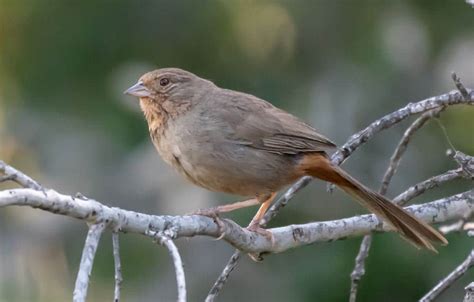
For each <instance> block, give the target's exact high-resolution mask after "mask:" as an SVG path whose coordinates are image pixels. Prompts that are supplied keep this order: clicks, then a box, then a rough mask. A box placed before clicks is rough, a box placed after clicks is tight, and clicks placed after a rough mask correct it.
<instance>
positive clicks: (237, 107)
mask: <svg viewBox="0 0 474 302" xmlns="http://www.w3.org/2000/svg"><path fill="white" fill-rule="evenodd" d="M125 93H126V94H130V95H133V96H136V97H139V99H140V107H141V109H142V110H143V112H144V115H145V118H146V120H147V122H148V127H149V130H150V136H151V140H152V141H153V144H154V145H155V147H156V149H157V150H158V153H159V154H160V155H161V157H162V158H163V159H164V161H165V162H167V163H168V164H170V165H171V166H172V167H173V168H175V169H176V170H177V171H179V172H180V173H181V174H182V175H183V176H184V177H185V178H187V179H188V180H190V181H191V182H192V183H194V184H196V185H198V186H201V187H204V188H206V189H208V190H211V191H216V192H225V193H231V194H237V195H242V196H249V197H253V198H251V199H248V200H245V201H241V202H236V203H233V204H228V205H222V206H218V207H216V208H213V209H210V210H208V211H200V212H198V213H200V214H204V215H209V216H212V215H214V214H218V213H221V212H229V211H233V210H235V209H239V208H243V207H247V206H252V205H257V204H261V206H260V208H259V210H258V211H257V213H256V214H255V217H254V218H253V219H252V223H251V224H250V226H249V229H250V230H253V231H259V232H263V233H264V232H265V231H264V230H263V229H262V228H260V224H259V222H260V220H261V218H262V217H263V215H264V214H265V212H266V210H267V209H268V207H269V206H270V205H271V203H272V201H273V199H274V198H275V195H276V192H278V191H279V190H280V189H282V188H283V187H285V186H287V185H289V184H291V183H293V182H294V181H296V180H297V179H299V178H300V177H303V176H306V175H309V176H312V177H315V178H319V179H322V180H325V181H328V182H331V183H333V184H335V185H337V186H338V187H339V188H340V189H342V190H343V191H344V192H346V193H348V194H349V195H350V196H352V197H353V198H354V199H355V200H357V201H358V202H359V203H360V204H361V205H362V206H364V207H366V208H367V209H368V210H369V211H371V212H372V213H374V214H376V215H377V216H378V217H380V218H381V219H383V220H384V221H385V222H387V223H388V224H390V225H391V226H392V227H393V228H394V229H395V230H397V231H398V232H399V233H400V234H401V235H402V236H403V237H404V238H406V239H407V240H408V241H409V242H411V243H413V244H414V245H415V246H416V247H418V248H421V247H424V248H428V249H430V250H433V251H436V250H435V248H434V246H433V243H442V244H447V240H446V239H445V238H444V237H443V235H441V234H440V233H439V232H438V231H436V230H435V229H434V228H432V227H431V226H429V225H428V224H427V223H425V222H423V221H421V220H419V219H417V218H416V217H415V216H413V215H411V214H410V213H408V212H406V211H405V210H403V209H402V208H401V207H399V206H397V205H396V204H394V203H392V202H390V200H388V199H387V198H385V197H384V196H382V195H380V194H378V193H376V192H374V191H372V190H371V189H369V188H367V187H366V186H364V185H363V184H361V183H360V182H358V181H357V180H356V179H354V178H353V177H351V176H350V175H349V174H348V173H347V172H345V171H344V170H342V169H341V168H339V167H338V166H335V165H332V164H331V162H330V160H329V158H328V155H327V152H329V151H331V150H332V149H334V148H335V146H336V145H335V144H334V143H333V142H331V141H330V140H329V139H327V138H326V137H325V136H323V135H321V134H319V133H318V132H317V131H316V130H315V129H314V128H313V127H311V126H309V125H308V124H306V123H304V122H303V121H301V120H300V119H298V118H297V117H295V116H293V115H291V114H290V113H287V112H285V111H283V110H281V109H279V108H276V107H275V106H273V105H272V104H270V103H268V102H266V101H264V100H262V99H259V98H257V97H255V96H253V95H250V94H245V93H242V92H237V91H232V90H228V89H223V88H219V87H217V86H216V85H215V84H214V83H212V82H210V81H208V80H205V79H202V78H200V77H198V76H196V75H194V74H192V73H190V72H188V71H185V70H181V69H178V68H163V69H158V70H154V71H151V72H148V73H146V74H144V75H143V76H142V77H141V78H140V79H139V81H138V82H137V83H136V84H135V85H134V86H132V87H130V88H129V89H128V90H126V91H125Z"/></svg>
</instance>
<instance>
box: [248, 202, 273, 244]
mask: <svg viewBox="0 0 474 302" xmlns="http://www.w3.org/2000/svg"><path fill="white" fill-rule="evenodd" d="M275 196H276V193H270V194H267V195H263V196H261V197H260V198H259V199H258V200H259V201H260V203H261V205H260V208H259V209H258V211H257V213H256V214H255V216H254V217H253V218H252V221H251V222H250V224H249V226H248V227H247V229H248V230H249V231H252V232H257V233H260V234H262V235H265V236H267V237H270V238H272V236H271V234H272V233H271V232H269V231H267V230H265V229H263V228H262V227H261V226H260V220H262V218H263V216H264V215H265V213H266V212H267V210H268V208H269V207H270V206H271V204H272V202H273V200H274V199H275Z"/></svg>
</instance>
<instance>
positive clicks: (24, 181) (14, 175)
mask: <svg viewBox="0 0 474 302" xmlns="http://www.w3.org/2000/svg"><path fill="white" fill-rule="evenodd" d="M0 172H1V173H3V174H4V176H3V177H2V179H1V180H0V182H4V181H7V180H11V181H14V182H16V183H17V184H19V185H20V186H22V187H24V188H30V189H34V190H43V187H42V186H41V185H40V184H39V183H38V182H37V181H36V180H34V179H32V178H31V177H29V176H28V175H26V174H24V173H22V172H20V171H18V170H17V169H15V168H13V167H12V166H9V165H7V164H5V162H3V161H1V160H0Z"/></svg>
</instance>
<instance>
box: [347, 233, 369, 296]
mask: <svg viewBox="0 0 474 302" xmlns="http://www.w3.org/2000/svg"><path fill="white" fill-rule="evenodd" d="M371 245H372V234H369V235H365V236H364V238H363V239H362V242H361V244H360V247H359V252H358V253H357V256H356V258H355V265H354V269H353V270H352V273H351V290H350V293H349V301H350V302H355V301H356V299H357V290H358V289H359V282H360V280H361V279H362V277H363V276H364V275H365V260H366V259H367V257H368V256H369V251H370V247H371Z"/></svg>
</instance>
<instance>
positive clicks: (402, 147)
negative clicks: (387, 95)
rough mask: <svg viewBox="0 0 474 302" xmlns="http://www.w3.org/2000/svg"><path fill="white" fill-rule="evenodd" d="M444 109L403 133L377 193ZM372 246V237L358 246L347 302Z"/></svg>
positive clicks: (382, 191) (352, 296)
mask: <svg viewBox="0 0 474 302" xmlns="http://www.w3.org/2000/svg"><path fill="white" fill-rule="evenodd" d="M444 109H445V107H440V108H436V109H433V110H431V111H428V112H425V113H423V114H422V115H421V116H420V117H418V118H417V119H416V120H415V121H414V122H413V123H412V124H411V125H410V126H409V127H408V128H407V130H406V131H405V133H404V134H403V137H402V139H401V140H400V142H399V143H398V145H397V147H396V148H395V151H394V152H393V154H392V157H391V158H390V162H389V164H388V167H387V170H386V171H385V174H384V176H383V178H382V185H381V186H380V189H379V193H380V194H381V195H385V194H386V193H387V190H388V186H389V184H390V182H391V180H392V178H393V176H394V175H395V173H396V171H397V169H398V166H399V164H400V161H401V159H402V156H403V154H404V153H405V151H406V149H407V146H408V144H409V142H410V140H411V138H412V137H413V135H414V134H415V132H416V131H418V130H419V129H420V128H421V127H423V125H425V124H426V122H427V121H428V120H430V119H431V118H432V117H433V116H436V115H438V114H439V113H440V112H441V111H442V110H444ZM371 245H372V235H371V234H369V235H365V236H364V239H362V242H361V244H360V248H359V252H358V253H357V256H356V258H355V265H354V269H353V270H352V273H351V289H350V295H349V301H350V302H355V301H356V300H357V290H358V287H359V282H360V280H361V279H362V277H363V276H364V275H365V260H366V259H367V257H369V251H370V247H371Z"/></svg>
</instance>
